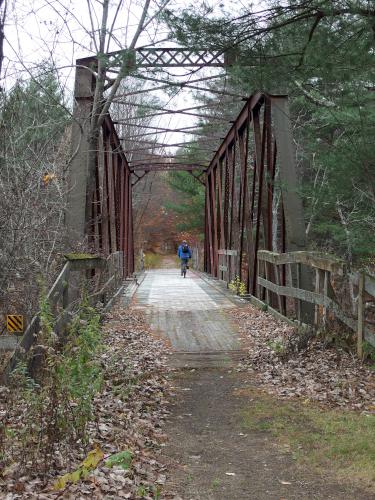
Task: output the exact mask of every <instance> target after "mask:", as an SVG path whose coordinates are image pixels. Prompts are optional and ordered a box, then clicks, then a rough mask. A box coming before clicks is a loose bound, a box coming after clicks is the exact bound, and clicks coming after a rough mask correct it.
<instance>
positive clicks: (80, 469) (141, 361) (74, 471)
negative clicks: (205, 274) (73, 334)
mask: <svg viewBox="0 0 375 500" xmlns="http://www.w3.org/2000/svg"><path fill="white" fill-rule="evenodd" d="M102 331H103V342H104V349H103V350H102V352H101V353H100V355H99V356H100V362H101V366H102V370H103V378H104V382H103V386H102V389H101V391H100V392H99V393H98V394H97V395H96V397H95V400H94V412H93V414H94V418H93V421H92V422H91V423H90V424H89V429H88V431H87V435H88V442H87V443H81V442H77V443H76V444H75V445H73V446H70V447H65V448H64V450H63V452H62V450H61V449H58V447H56V450H54V454H53V455H52V456H50V457H49V464H50V466H49V470H47V471H46V472H45V473H41V472H38V468H37V467H36V465H37V464H35V463H31V462H30V463H26V464H22V467H21V462H22V457H19V462H15V463H13V464H12V465H10V466H9V465H8V466H7V467H5V461H3V460H1V461H0V496H1V498H5V499H7V500H13V499H18V498H28V499H49V498H69V499H70V498H74V499H75V498H84V497H88V496H89V497H91V498H94V499H95V498H108V499H110V498H131V499H133V498H134V499H135V498H145V499H147V498H177V497H175V495H174V494H173V493H171V492H169V493H165V492H163V486H164V484H165V482H166V477H167V476H166V473H167V469H168V467H167V465H165V463H164V462H163V459H162V456H161V451H162V449H163V446H164V445H165V440H166V436H165V434H164V430H163V427H164V425H165V421H166V419H167V418H168V415H169V410H168V397H169V390H170V389H169V386H168V381H167V378H168V373H169V370H170V369H169V368H168V367H167V362H166V356H167V354H168V348H167V346H166V345H165V343H164V341H162V340H161V339H158V338H155V336H153V335H152V334H151V332H150V330H149V327H148V325H147V323H146V321H145V318H144V316H143V313H142V312H141V311H138V310H134V309H133V308H131V307H127V308H124V307H121V306H117V307H114V308H113V309H112V311H111V312H110V313H109V314H107V315H106V318H105V321H104V324H103V327H102ZM8 392H9V391H8V389H7V388H6V387H0V415H1V414H5V405H6V402H7V393H8ZM16 404H19V406H20V408H18V411H17V409H15V411H14V412H12V415H14V418H19V417H20V414H22V401H20V402H19V403H16ZM8 418H9V416H8ZM8 423H10V422H8ZM18 444H19V447H20V449H21V444H20V443H18ZM18 444H17V443H14V448H17V445H18ZM13 452H14V450H13ZM41 460H42V459H41ZM21 471H22V472H21Z"/></svg>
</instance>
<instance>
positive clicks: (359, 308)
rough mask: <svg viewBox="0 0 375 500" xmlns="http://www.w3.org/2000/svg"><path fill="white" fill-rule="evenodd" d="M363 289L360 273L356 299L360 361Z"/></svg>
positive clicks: (363, 277)
mask: <svg viewBox="0 0 375 500" xmlns="http://www.w3.org/2000/svg"><path fill="white" fill-rule="evenodd" d="M364 287H365V274H364V273H363V272H362V273H360V274H359V283H358V299H357V312H358V327H357V354H358V357H359V358H360V359H362V356H363V327H364V315H363V290H364Z"/></svg>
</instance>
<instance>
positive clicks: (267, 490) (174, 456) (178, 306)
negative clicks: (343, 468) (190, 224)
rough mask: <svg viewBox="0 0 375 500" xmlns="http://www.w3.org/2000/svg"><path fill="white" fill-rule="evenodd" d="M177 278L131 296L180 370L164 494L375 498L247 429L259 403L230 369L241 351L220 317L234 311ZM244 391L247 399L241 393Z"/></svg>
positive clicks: (151, 280) (197, 284)
mask: <svg viewBox="0 0 375 500" xmlns="http://www.w3.org/2000/svg"><path fill="white" fill-rule="evenodd" d="M177 271H178V270H172V269H170V270H168V271H166V270H165V269H164V270H159V271H157V270H156V271H151V272H150V273H149V274H148V276H146V279H145V280H144V282H143V283H142V285H141V287H140V288H139V290H138V292H137V295H136V303H137V307H138V308H140V309H143V310H144V311H145V313H146V315H147V318H148V320H149V322H150V324H151V325H152V326H153V328H154V329H155V330H157V331H158V333H159V334H161V335H163V336H165V337H166V338H168V340H169V342H170V344H171V346H172V349H173V350H174V353H172V354H171V365H172V366H177V367H184V368H183V369H176V370H175V372H174V374H173V376H172V378H171V385H172V386H173V390H174V397H175V404H174V406H173V411H172V414H171V417H170V421H169V423H168V425H167V427H166V431H167V433H168V443H167V445H166V447H165V454H166V457H167V461H168V462H170V463H172V474H171V475H170V477H169V480H168V481H167V484H166V487H167V490H168V489H169V490H172V491H175V492H177V493H178V495H179V497H181V498H183V499H194V500H198V499H201V500H207V499H215V500H216V499H218V500H221V499H223V500H224V499H225V500H226V499H227V500H232V499H237V498H238V499H242V498H243V499H251V500H266V499H267V500H269V499H275V500H292V499H298V500H300V499H314V500H315V499H332V500H333V499H335V500H343V499H361V500H362V499H363V500H365V499H368V500H370V499H371V498H374V497H373V495H372V494H368V493H366V492H365V491H361V490H358V489H356V487H354V486H353V487H352V486H350V485H345V484H341V483H339V482H338V481H335V480H334V479H329V474H328V473H327V475H326V476H324V477H323V476H320V475H318V474H317V473H314V472H310V471H309V470H307V469H301V468H300V467H298V466H297V464H296V462H295V460H294V459H293V456H292V453H291V452H290V450H288V451H286V450H285V449H283V448H282V446H280V445H279V444H277V442H276V440H275V439H274V438H273V437H272V436H271V434H269V433H268V432H263V431H258V430H257V431H255V430H249V428H246V427H245V425H244V412H245V411H246V408H248V407H249V405H257V404H258V401H257V390H258V389H257V388H256V386H255V382H254V380H253V379H252V377H251V375H250V374H249V373H241V372H237V371H236V369H235V367H236V361H235V353H238V352H239V349H240V348H241V344H240V339H239V333H238V331H237V330H236V328H235V326H234V325H233V324H232V323H231V322H230V319H229V317H228V315H227V314H226V311H229V310H230V309H231V308H232V307H236V306H237V307H238V304H235V303H232V302H231V299H230V297H228V296H226V295H223V294H222V293H221V292H219V291H218V289H217V288H215V287H212V286H211V285H210V284H209V283H207V282H205V281H204V280H202V279H200V278H199V276H197V275H193V274H192V273H190V278H189V279H186V280H184V279H181V278H179V276H178V273H177ZM177 280H179V282H177ZM181 297H182V300H179V299H181ZM215 313H216V314H215ZM180 318H184V321H179V319H180ZM223 325H224V328H223ZM231 338H232V340H230V339H231ZM223 345H225V348H226V351H225V356H226V362H223V355H224V354H223V353H224V351H223V347H222V346H223ZM181 351H184V352H183V354H184V356H185V363H181V359H180V358H181ZM176 358H178V360H179V363H176V362H175V361H176ZM246 387H248V388H251V391H252V392H251V394H252V395H251V397H250V396H249V392H247V393H246V391H245V393H244V392H243V389H244V388H246ZM241 394H242V395H241ZM275 404H277V399H276V398H275ZM328 472H329V471H328Z"/></svg>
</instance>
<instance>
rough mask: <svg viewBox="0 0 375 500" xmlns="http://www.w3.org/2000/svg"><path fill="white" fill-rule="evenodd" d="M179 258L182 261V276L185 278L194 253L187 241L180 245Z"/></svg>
mask: <svg viewBox="0 0 375 500" xmlns="http://www.w3.org/2000/svg"><path fill="white" fill-rule="evenodd" d="M177 256H178V257H179V259H180V260H181V276H183V277H184V278H185V276H186V269H187V267H188V266H187V264H188V262H189V259H191V256H192V253H191V250H190V247H189V245H188V244H187V241H186V240H183V241H182V243H181V245H179V247H178V250H177Z"/></svg>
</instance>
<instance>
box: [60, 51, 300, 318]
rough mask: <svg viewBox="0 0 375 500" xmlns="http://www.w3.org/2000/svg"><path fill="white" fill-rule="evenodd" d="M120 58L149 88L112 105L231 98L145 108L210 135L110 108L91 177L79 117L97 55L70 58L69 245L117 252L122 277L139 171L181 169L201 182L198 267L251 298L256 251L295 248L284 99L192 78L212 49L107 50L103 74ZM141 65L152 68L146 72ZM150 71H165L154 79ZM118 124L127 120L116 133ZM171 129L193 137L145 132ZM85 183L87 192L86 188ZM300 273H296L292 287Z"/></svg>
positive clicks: (296, 215) (129, 264)
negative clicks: (170, 94)
mask: <svg viewBox="0 0 375 500" xmlns="http://www.w3.org/2000/svg"><path fill="white" fill-rule="evenodd" d="M124 57H127V60H128V61H129V62H128V68H129V74H130V75H135V76H134V78H137V79H138V81H140V80H141V81H143V82H145V83H147V84H149V85H152V87H148V88H147V89H145V90H142V89H139V88H137V89H135V90H133V91H129V92H127V91H125V92H123V93H122V94H121V93H120V94H117V95H116V98H115V105H116V106H117V107H119V106H121V105H122V104H125V105H129V106H134V107H137V106H140V107H142V104H139V103H138V102H137V101H136V100H134V97H135V96H137V95H142V92H144V93H145V92H146V93H147V92H153V91H156V90H163V89H171V88H172V89H176V92H177V91H180V90H185V89H188V90H194V91H196V92H197V91H198V92H206V93H207V95H213V96H216V97H218V96H219V97H220V99H221V102H223V103H227V104H228V103H230V104H231V106H232V108H233V110H235V113H236V115H237V116H232V117H230V116H226V115H225V113H224V112H223V111H222V109H220V106H219V107H218V105H217V104H215V102H210V101H209V100H207V104H203V105H200V106H190V107H185V108H182V107H181V106H180V107H176V106H169V107H167V106H166V107H163V106H150V107H149V108H148V111H147V112H148V113H149V116H151V117H155V116H162V117H170V116H176V115H178V116H180V117H189V118H190V117H194V118H198V119H203V120H204V119H208V118H210V119H211V122H212V121H213V122H215V123H217V129H218V130H219V133H217V132H216V130H213V129H212V128H211V129H209V130H208V131H207V133H205V132H204V127H203V128H202V127H198V126H197V125H195V126H182V127H181V125H179V126H172V125H169V126H166V125H157V126H155V125H153V124H152V123H151V124H148V125H142V126H140V125H139V123H138V122H137V121H136V120H134V119H132V118H128V117H122V115H121V113H118V112H117V113H116V116H115V117H114V116H113V111H111V113H110V114H108V115H107V116H106V118H105V120H104V122H103V124H102V126H101V132H100V135H99V139H98V147H97V149H96V151H95V170H94V175H93V174H92V173H91V174H90V168H89V165H88V162H89V161H90V160H89V159H90V157H91V158H92V155H91V156H90V137H89V124H90V120H91V115H92V105H93V99H94V94H95V84H96V77H95V72H96V71H97V67H98V60H97V58H96V57H88V58H86V59H81V60H78V61H77V69H76V82H75V108H74V120H73V127H72V130H73V132H72V137H73V141H72V142H73V146H72V147H73V160H72V162H71V165H70V170H69V199H68V207H67V213H66V223H67V228H68V232H69V239H70V246H71V249H72V250H77V248H80V244H88V245H89V247H90V248H91V249H92V251H94V252H98V253H100V254H104V255H108V254H111V253H113V252H117V251H119V252H121V253H122V254H123V257H124V258H123V262H124V276H125V277H126V276H130V275H131V274H132V273H133V272H134V240H133V214H132V195H133V187H134V186H135V185H136V184H137V183H138V182H139V181H140V180H141V179H142V178H143V177H144V176H145V175H147V174H148V173H149V172H158V171H165V170H167V171H172V170H173V171H175V170H184V171H187V172H189V173H190V174H191V175H193V176H194V177H195V178H196V179H197V180H198V181H199V182H201V183H202V184H203V185H204V186H205V231H204V234H205V241H204V251H205V255H204V270H205V271H206V272H207V273H210V274H211V275H213V276H215V277H217V278H221V279H224V280H226V281H230V280H232V279H233V278H234V277H235V276H239V278H240V279H241V281H243V282H244V283H246V285H247V288H248V291H249V293H251V294H252V295H254V296H257V295H259V293H260V292H259V290H258V287H257V269H258V260H257V251H258V250H259V249H264V250H275V251H279V252H285V251H292V250H303V249H304V248H305V228H304V222H303V209H302V201H301V199H300V197H299V195H298V180H297V179H298V175H297V168H296V163H295V152H294V148H293V140H292V133H291V124H290V117H289V108H288V98H287V96H285V95H269V94H266V93H263V92H256V93H254V94H253V95H251V96H250V97H246V96H241V95H236V94H235V93H233V92H231V91H230V90H228V89H227V88H226V86H225V85H224V86H223V87H222V88H221V87H219V86H218V85H212V82H215V79H217V78H218V76H217V75H214V76H212V75H208V76H207V74H204V75H203V76H201V75H199V71H201V70H202V69H204V68H210V67H214V68H219V69H220V68H225V66H228V65H230V64H231V60H230V57H229V56H228V54H223V53H222V52H220V51H205V50H202V51H198V52H194V51H192V50H190V49H177V48H161V49H155V48H152V49H138V50H135V51H133V52H132V53H131V54H129V53H127V52H126V51H123V52H116V53H112V54H108V55H107V58H108V61H109V64H110V65H111V71H113V72H114V73H116V67H117V66H119V65H120V63H121V61H123V60H124ZM150 68H151V69H153V70H154V71H153V72H151V73H150ZM171 68H184V71H188V73H184V74H183V75H182V76H181V74H178V75H177V77H176V78H175V79H172V78H171V77H170V71H171ZM156 69H158V70H162V71H167V72H168V74H167V75H165V74H164V75H162V76H160V73H156V76H155V71H156ZM132 71H133V73H132ZM142 71H146V73H144V72H143V73H142ZM186 75H187V76H186ZM221 78H223V76H221ZM111 109H113V106H112V108H111ZM142 109H143V108H142ZM225 109H228V106H227V107H226V108H225ZM146 115H147V114H146ZM146 115H145V113H143V116H146ZM123 126H126V127H127V133H126V135H125V136H122V129H123ZM223 130H225V132H224V133H223V132H222V131H223ZM176 133H178V134H180V135H181V133H183V134H186V135H191V136H192V137H193V143H190V142H187V143H185V142H181V141H180V140H177V141H173V139H172V140H171V139H169V140H164V141H159V140H158V141H157V142H155V137H159V136H165V135H166V134H169V137H170V138H172V137H176V136H175V135H173V134H176ZM191 144H194V145H195V151H196V152H198V153H201V154H202V159H201V161H195V160H194V161H191V159H190V158H189V155H187V156H186V157H184V156H175V155H174V154H171V153H173V151H171V150H170V148H172V147H173V148H176V147H184V146H185V145H186V147H187V148H188V147H189V145H191ZM135 145H136V146H135ZM208 152H210V154H211V156H212V158H211V160H210V161H209V162H207V161H205V159H206V158H207V153H208ZM91 161H92V160H91ZM91 172H93V171H92V170H91ZM93 177H95V178H93ZM90 183H91V185H92V184H94V189H91V190H90V188H89V186H90ZM275 247H276V248H275ZM266 273H267V269H266ZM269 273H270V274H272V273H274V271H273V268H271V267H270V268H269ZM268 278H269V279H272V280H274V281H276V282H277V283H279V284H280V285H281V286H283V285H285V283H286V276H285V266H284V271H282V272H280V275H278V276H268ZM307 279H308V277H307V276H306V277H304V276H303V275H302V276H301V280H302V284H303V281H304V280H305V281H306V280H307ZM280 307H281V308H282V307H283V305H282V304H281V305H280Z"/></svg>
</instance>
